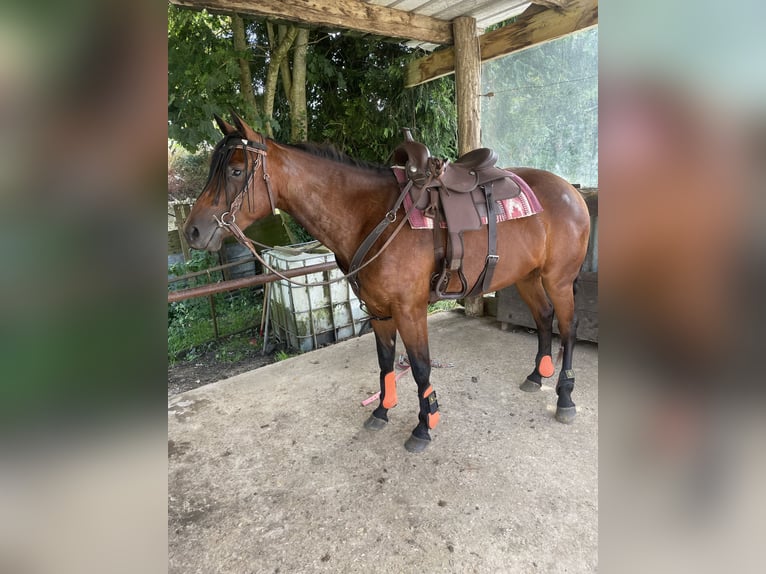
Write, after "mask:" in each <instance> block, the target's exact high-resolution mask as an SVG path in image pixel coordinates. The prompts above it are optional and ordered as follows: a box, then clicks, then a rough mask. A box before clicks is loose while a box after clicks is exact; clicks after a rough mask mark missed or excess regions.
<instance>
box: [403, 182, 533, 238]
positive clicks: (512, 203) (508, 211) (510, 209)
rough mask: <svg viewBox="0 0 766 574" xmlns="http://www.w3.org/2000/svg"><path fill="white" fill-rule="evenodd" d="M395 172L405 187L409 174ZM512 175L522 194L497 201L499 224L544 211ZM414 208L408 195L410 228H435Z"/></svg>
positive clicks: (444, 224)
mask: <svg viewBox="0 0 766 574" xmlns="http://www.w3.org/2000/svg"><path fill="white" fill-rule="evenodd" d="M392 169H393V171H394V174H396V179H397V181H398V182H399V184H400V185H404V184H405V183H406V182H407V174H406V173H405V171H404V169H402V168H400V167H394V168H392ZM509 173H510V174H511V178H512V179H513V180H514V181H515V182H516V183H517V184H518V185H519V188H521V193H519V195H517V196H516V197H512V198H511V199H504V200H502V201H497V202H496V203H497V209H496V212H497V222H498V223H499V222H501V221H508V220H509V219H519V218H520V217H528V216H530V215H534V214H535V213H540V212H541V211H542V210H543V207H542V205H540V201H539V200H538V199H537V196H536V195H535V193H534V192H533V191H532V188H531V187H529V185H528V184H527V182H526V181H524V180H523V179H522V178H521V177H520V176H518V175H517V174H515V173H513V172H509ZM411 207H412V198H411V197H410V194H409V193H408V194H407V196H406V197H405V198H404V208H405V210H406V211H408V212H409V213H410V216H409V219H410V226H411V227H412V229H433V228H434V220H433V219H431V218H430V217H426V216H425V215H423V212H422V211H421V210H419V209H412V210H411V211H410V208H411ZM481 219H482V221H481V222H482V223H483V224H484V225H486V224H487V218H486V217H482V218H481ZM441 226H442V227H445V228H446V227H447V223H446V222H445V221H442V223H441Z"/></svg>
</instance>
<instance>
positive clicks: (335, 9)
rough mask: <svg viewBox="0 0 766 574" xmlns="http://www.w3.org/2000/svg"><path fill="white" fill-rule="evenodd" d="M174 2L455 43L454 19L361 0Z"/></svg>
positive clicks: (381, 34)
mask: <svg viewBox="0 0 766 574" xmlns="http://www.w3.org/2000/svg"><path fill="white" fill-rule="evenodd" d="M170 3H171V4H175V5H177V6H183V7H186V8H196V9H199V10H202V9H207V10H211V11H216V12H229V13H231V12H235V13H237V14H240V15H243V16H258V17H267V18H277V19H282V20H290V21H293V22H298V23H301V24H310V25H313V26H327V27H331V28H343V29H346V30H358V31H361V32H366V33H368V34H376V35H378V36H386V37H390V38H406V39H409V40H420V41H423V42H431V43H434V44H443V45H449V44H452V23H451V22H448V21H446V20H439V19H437V18H432V17H430V16H423V15H419V14H414V13H412V12H405V11H403V10H396V9H394V8H386V7H385V6H378V5H375V4H367V3H366V2H362V1H361V0H170Z"/></svg>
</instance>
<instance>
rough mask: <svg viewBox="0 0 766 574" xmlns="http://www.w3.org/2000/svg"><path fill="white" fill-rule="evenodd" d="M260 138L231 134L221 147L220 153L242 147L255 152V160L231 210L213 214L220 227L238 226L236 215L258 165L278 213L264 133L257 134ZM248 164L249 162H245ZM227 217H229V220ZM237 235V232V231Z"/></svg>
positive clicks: (273, 207)
mask: <svg viewBox="0 0 766 574" xmlns="http://www.w3.org/2000/svg"><path fill="white" fill-rule="evenodd" d="M257 135H258V138H259V139H260V140H261V141H253V140H249V139H246V138H239V137H236V136H229V138H228V139H227V140H226V141H225V142H224V144H223V145H222V147H221V149H220V150H219V153H225V152H226V151H227V150H232V149H241V150H243V151H244V152H245V154H247V152H252V153H254V154H255V162H254V164H253V169H252V170H251V171H250V173H249V174H248V176H247V181H246V182H245V185H244V186H243V187H242V191H240V192H239V193H238V194H237V196H236V197H235V198H234V200H233V201H232V202H231V204H230V205H229V210H228V211H225V212H223V213H222V214H221V215H220V217H219V216H217V215H215V214H213V219H215V221H216V223H217V224H218V227H223V228H224V229H229V230H233V228H236V223H235V219H236V215H237V212H238V211H239V208H240V207H242V201H243V200H244V199H245V196H246V195H247V193H248V191H249V190H250V184H251V183H252V181H253V176H254V175H255V172H257V171H258V167H260V166H262V167H263V181H264V182H265V183H266V193H267V195H268V196H269V205H270V206H271V213H272V214H274V213H276V206H275V205H274V196H273V194H272V192H271V178H269V174H268V173H267V172H266V155H267V154H266V142H265V141H264V138H263V136H262V135H260V134H257ZM245 165H247V163H245ZM223 169H226V166H225V165H224V166H223ZM227 217H228V218H229V221H227ZM235 235H236V233H235Z"/></svg>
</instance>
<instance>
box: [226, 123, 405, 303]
mask: <svg viewBox="0 0 766 574" xmlns="http://www.w3.org/2000/svg"><path fill="white" fill-rule="evenodd" d="M259 136H260V134H259ZM260 137H261V138H262V136H260ZM235 141H236V142H237V143H231V144H228V145H227V146H226V147H228V148H241V149H242V150H243V151H245V152H248V151H250V152H253V153H255V154H256V158H255V162H254V164H253V169H252V171H251V172H250V174H249V175H248V177H247V181H246V182H245V185H244V187H243V188H242V191H240V192H239V193H238V194H237V196H236V197H235V198H234V200H233V201H232V202H231V205H230V206H229V210H228V211H225V212H224V213H222V214H221V215H220V217H219V216H217V215H215V214H213V219H215V221H216V223H217V224H218V227H221V228H223V229H227V230H228V231H230V232H231V234H232V235H233V236H234V238H235V239H236V240H237V241H238V242H239V243H240V244H241V245H243V246H245V247H247V249H248V250H249V251H250V253H252V255H253V257H255V258H256V259H257V260H258V262H259V263H260V264H261V265H263V266H264V267H265V268H266V269H268V270H269V271H271V272H272V273H273V274H274V275H276V276H277V277H279V278H280V279H282V280H284V281H287V282H288V283H292V284H293V285H297V286H299V287H313V286H320V285H332V284H333V283H338V282H339V281H343V280H344V279H349V283H350V284H351V286H352V288H353V289H354V291H355V292H356V293H357V295H359V293H358V290H359V283H358V281H357V279H356V275H357V273H359V271H361V270H362V269H364V268H365V267H367V266H368V265H369V264H370V263H372V262H373V261H375V259H377V258H378V257H379V256H380V254H381V253H383V251H384V250H385V249H386V248H387V247H388V246H389V245H390V244H391V242H392V241H393V240H394V238H395V237H396V236H397V235H398V234H399V232H400V231H401V230H402V228H403V227H404V224H405V223H406V222H407V218H408V217H409V215H410V212H411V211H412V210H413V209H414V208H415V203H417V202H415V203H413V204H412V206H411V207H410V209H409V210H407V211H406V212H405V215H404V217H403V218H402V220H401V221H400V222H399V225H398V226H397V227H396V229H394V232H393V233H392V234H391V236H390V237H389V238H388V239H387V240H386V242H385V243H384V244H383V246H382V247H381V248H380V249H379V250H378V252H377V253H376V254H375V255H373V256H372V257H371V258H370V259H368V260H367V261H366V262H364V263H362V260H363V259H364V257H365V256H366V255H367V253H368V252H369V250H370V249H371V248H372V246H373V244H374V243H375V242H376V241H377V240H378V238H379V237H380V236H381V235H382V233H383V231H385V230H386V228H388V226H389V225H391V224H392V223H394V222H396V219H397V215H396V213H397V211H399V207H401V205H402V203H403V202H404V198H405V196H406V195H407V193H408V192H409V191H410V188H411V187H412V182H411V181H410V182H409V183H408V184H407V185H406V186H404V188H403V189H402V191H401V193H400V194H399V197H398V198H397V199H396V202H395V203H394V205H393V207H392V208H391V209H390V210H389V211H387V212H386V215H385V217H383V219H382V220H381V222H380V223H378V225H377V226H376V227H375V228H374V229H373V230H372V231H371V232H370V234H369V235H368V236H367V237H366V238H365V240H364V241H363V242H362V244H361V245H360V246H359V248H358V249H357V251H356V253H355V254H354V257H353V259H352V260H351V268H350V269H349V272H348V273H346V274H345V275H342V276H341V277H337V278H335V279H330V280H328V281H320V282H317V283H303V282H301V281H295V280H293V279H291V278H290V277H286V276H285V275H284V274H283V273H280V272H279V271H278V270H277V269H274V268H273V267H272V266H270V265H269V264H268V263H266V261H264V259H263V258H262V257H261V255H260V254H259V253H258V251H257V250H256V249H255V246H256V245H257V246H258V247H261V248H264V249H273V246H270V245H265V244H263V243H260V242H258V241H255V240H253V239H250V238H249V237H247V236H246V235H245V234H244V232H243V231H242V229H241V228H240V227H239V226H238V225H237V223H236V215H237V212H238V211H239V209H240V208H241V207H242V201H243V200H244V198H245V196H246V195H247V193H248V192H249V190H250V185H251V184H252V182H253V176H254V175H255V172H256V171H258V167H259V166H260V167H262V168H263V180H264V182H265V183H266V193H267V194H268V196H269V204H270V205H271V213H272V214H276V205H275V204H274V196H273V193H272V190H271V178H270V177H269V174H268V172H267V171H266V156H267V155H268V154H267V153H266V144H265V142H264V141H263V139H261V141H260V142H256V141H252V140H248V139H244V138H236V139H235ZM227 217H228V218H229V221H227Z"/></svg>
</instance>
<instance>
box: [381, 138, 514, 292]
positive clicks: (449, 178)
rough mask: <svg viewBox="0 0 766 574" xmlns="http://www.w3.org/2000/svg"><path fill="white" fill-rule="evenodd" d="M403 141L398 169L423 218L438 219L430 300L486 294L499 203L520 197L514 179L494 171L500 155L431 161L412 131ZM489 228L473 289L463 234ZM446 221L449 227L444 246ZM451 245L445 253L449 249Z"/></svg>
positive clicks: (476, 153)
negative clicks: (455, 281) (453, 284)
mask: <svg viewBox="0 0 766 574" xmlns="http://www.w3.org/2000/svg"><path fill="white" fill-rule="evenodd" d="M403 131H404V142H403V143H401V144H400V145H399V146H398V147H397V148H396V149H395V150H394V152H393V154H392V157H393V163H394V165H395V166H402V167H404V170H405V173H406V175H407V178H408V179H409V180H410V181H411V182H412V186H411V188H410V197H411V198H412V201H413V203H414V205H415V207H416V208H417V209H420V210H422V211H423V215H424V216H426V217H429V218H432V219H433V220H434V252H435V253H434V255H435V257H436V264H437V269H438V268H439V266H441V267H440V269H441V271H440V272H437V273H435V274H434V277H433V278H432V283H431V300H432V301H436V300H439V299H460V298H462V297H467V296H468V297H470V296H474V295H478V294H480V293H482V292H485V291H486V290H487V289H488V288H489V285H490V283H491V281H492V274H493V273H494V270H495V266H496V265H497V261H498V255H497V211H496V210H497V206H496V202H497V201H500V200H504V199H510V198H512V197H515V196H517V195H519V193H520V192H521V190H520V188H519V186H518V184H517V183H516V182H515V181H514V180H513V179H511V174H510V173H509V172H508V171H507V170H504V169H501V168H499V167H495V163H496V162H497V153H495V152H494V151H493V150H491V149H488V148H479V149H475V150H473V151H470V152H468V153H466V154H464V155H462V156H461V157H460V158H459V159H457V160H456V161H454V162H450V161H447V160H444V159H439V158H435V157H431V152H430V151H429V150H428V148H427V147H426V146H425V145H423V144H422V143H419V142H416V141H415V140H414V139H413V137H412V134H411V132H410V130H409V128H403ZM483 221H486V225H487V258H486V260H485V264H484V269H483V271H482V272H481V275H479V278H478V279H477V281H476V283H475V284H474V286H473V288H472V289H470V291H469V286H468V283H467V281H466V278H465V275H464V274H463V256H464V250H463V232H465V231H472V230H477V229H481V228H482V226H483V225H485V223H484V222H483ZM442 222H445V223H446V228H447V241H446V244H445V241H444V231H443V230H442ZM445 245H446V250H445ZM453 272H454V273H456V274H457V277H458V278H459V279H460V284H461V288H460V290H459V291H447V288H448V286H449V283H450V279H451V277H452V274H453Z"/></svg>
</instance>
